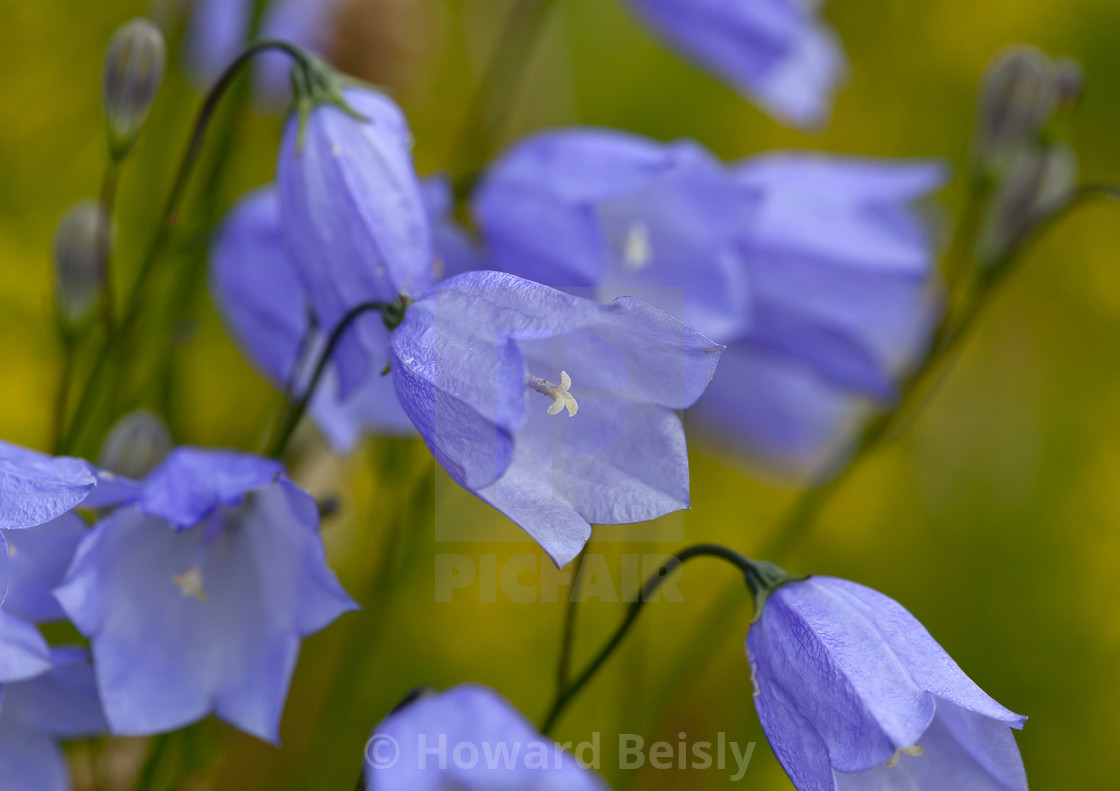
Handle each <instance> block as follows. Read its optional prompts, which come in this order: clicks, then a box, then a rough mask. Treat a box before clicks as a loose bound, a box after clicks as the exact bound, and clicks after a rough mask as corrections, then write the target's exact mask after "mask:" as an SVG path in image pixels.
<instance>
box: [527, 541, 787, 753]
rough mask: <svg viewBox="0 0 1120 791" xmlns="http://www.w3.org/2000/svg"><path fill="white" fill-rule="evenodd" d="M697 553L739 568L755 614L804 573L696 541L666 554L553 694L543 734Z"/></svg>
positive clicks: (543, 726)
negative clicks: (586, 659) (599, 643)
mask: <svg viewBox="0 0 1120 791" xmlns="http://www.w3.org/2000/svg"><path fill="white" fill-rule="evenodd" d="M699 557H710V558H717V559H719V560H722V561H725V562H727V563H730V564H731V565H733V566H734V567H735V568H737V569H738V570H739V571H740V572H742V574H743V577H744V579H745V581H746V583H747V587H748V588H749V589H750V591H751V595H752V597H753V598H754V607H755V617H756V618H757V617H758V615H760V614H761V612H762V607H763V605H764V604H765V603H766V597H767V596H769V595H770V593H771V592H773V591H774V590H777V589H778V588H779V587H781V586H782V585H784V584H786V583H787V582H794V581H796V580H800V579H804V577H795V576H793V575H790V574H787V573H786V572H785V571H782V570H781V569H779V568H778V567H777V566H774V565H773V564H771V563H765V562H757V561H754V560H751V559H750V558H748V557H746V556H745V555H741V554H739V553H738V552H735V551H734V550H731V549H728V548H727V547H724V546H720V545H718V544H696V545H694V546H691V547H686V548H684V549H682V550H680V551H679V552H676V553H674V554H672V555H670V556H669V557H668V558H667V559H666V560H665V562H664V563H662V564H661V565H660V566H659V567H658V569H657V571H656V572H655V573H654V574H652V575H651V576H650V577H649V579H647V580H646V581H645V583H644V584H643V585H642V587H641V590H640V591H639V592H638V598H637V599H636V600H635V601H634V602H632V603H631V604H630V608H629V609H628V610H627V612H626V617H625V618H623V620H622V623H621V624H619V626H618V628H617V629H615V631H614V634H612V635H611V637H610V638H609V639H608V640H607V642H606V643H605V644H604V645H603V647H602V648H601V649H599V653H597V654H596V655H595V656H594V658H592V660H591V662H590V663H588V665H587V667H586V668H585V669H584V671H583V672H582V673H580V674H579V676H578V677H577V678H576V680H575V681H573V682H572V683H571V684H569V685H568V686H567V687H566V688H565V689H564V690H562V691H561V692H560V693H559V694H558V695H557V696H556V699H555V700H554V701H553V704H552V708H551V709H549V712H548V714H547V715H546V716H545V718H544V721H543V723H542V724H541V728H540V730H541V733H543V734H545V735H547V734H548V733H549V732H550V731H551V730H552V728H553V726H555V725H556V722H557V721H558V720H559V719H560V715H562V714H563V713H564V710H565V709H566V708H567V707H568V705H569V704H570V703H571V702H572V701H573V700H574V699H575V698H576V696H577V695H579V693H580V692H581V691H582V690H583V688H584V687H586V686H587V684H588V682H590V681H591V679H593V678H594V677H595V674H596V673H598V672H599V671H600V670H601V669H602V667H603V665H605V664H606V662H607V660H608V659H610V657H611V655H612V654H613V653H614V652H615V650H616V649H617V648H618V647H619V646H620V645H621V644H622V641H623V640H624V639H625V638H626V635H627V634H628V633H629V632H630V629H631V628H632V627H633V626H634V623H635V622H636V621H637V619H638V616H639V615H640V614H641V612H642V607H643V606H644V605H645V603H646V602H647V601H649V600H650V599H651V598H652V597H653V595H654V594H655V593H657V590H658V589H659V588H660V587H661V585H662V584H663V583H664V582H665V581H666V580H667V579H668V578H669V575H671V574H672V573H673V572H674V571H676V570H677V569H678V568H680V567H681V566H683V565H684V564H685V563H687V562H688V561H690V560H692V559H693V558H699Z"/></svg>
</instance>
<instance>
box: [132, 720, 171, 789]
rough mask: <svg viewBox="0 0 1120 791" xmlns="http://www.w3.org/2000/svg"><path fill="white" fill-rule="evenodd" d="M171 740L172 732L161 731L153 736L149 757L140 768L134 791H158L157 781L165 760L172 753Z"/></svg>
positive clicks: (133, 787)
mask: <svg viewBox="0 0 1120 791" xmlns="http://www.w3.org/2000/svg"><path fill="white" fill-rule="evenodd" d="M171 740H172V734H170V733H161V734H159V735H158V736H155V737H153V739H152V747H151V750H150V751H149V752H148V758H147V760H145V761H144V766H143V767H142V768H141V769H140V774H139V775H138V776H137V778H136V784H135V785H133V786H132V791H156V789H157V788H158V787H159V786H157V785H156V783H157V782H158V780H159V777H160V772H161V771H162V768H163V764H164V761H165V760H166V759H167V756H168V754H169V753H170V749H171Z"/></svg>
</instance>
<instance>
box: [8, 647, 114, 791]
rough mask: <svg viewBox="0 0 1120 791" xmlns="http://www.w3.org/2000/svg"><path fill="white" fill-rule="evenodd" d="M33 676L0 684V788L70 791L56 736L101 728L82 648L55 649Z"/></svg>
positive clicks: (93, 732)
mask: <svg viewBox="0 0 1120 791" xmlns="http://www.w3.org/2000/svg"><path fill="white" fill-rule="evenodd" d="M48 656H49V664H48V665H47V668H46V669H45V671H44V672H42V673H39V674H36V675H35V677H34V678H31V679H27V680H23V681H20V682H18V683H10V684H5V685H4V693H3V694H4V698H3V707H2V708H0V788H3V789H4V791H70V789H71V788H72V786H71V784H70V778H69V770H68V767H67V763H66V756H65V754H64V753H63V752H62V749H61V748H60V747H59V746H58V743H57V740H58V739H76V738H80V737H86V736H95V735H97V734H99V733H102V732H103V731H105V729H106V724H105V716H104V714H102V711H101V701H100V699H99V698H98V695H97V685H96V683H95V682H94V676H93V668H92V667H91V666H90V664H89V659H88V655H87V654H86V652H85V651H82V650H78V649H72V648H60V649H53V650H51V651H50V653H49V655H48Z"/></svg>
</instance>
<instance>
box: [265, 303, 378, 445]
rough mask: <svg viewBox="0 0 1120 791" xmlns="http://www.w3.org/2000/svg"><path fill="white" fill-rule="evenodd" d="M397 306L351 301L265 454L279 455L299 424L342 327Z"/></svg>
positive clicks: (292, 386)
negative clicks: (352, 302) (356, 303)
mask: <svg viewBox="0 0 1120 791" xmlns="http://www.w3.org/2000/svg"><path fill="white" fill-rule="evenodd" d="M398 307H399V306H398V305H396V304H394V303H391V302H381V301H377V300H374V301H371V302H363V303H361V304H360V305H355V306H354V307H352V308H351V309H350V310H349V311H348V312H347V313H346V315H345V316H343V317H342V319H341V320H340V321H339V322H338V324H337V325H336V326H335V328H334V330H332V331H331V334H330V336H329V337H328V338H327V343H326V345H325V346H324V347H323V352H322V354H320V355H319V359H318V361H317V362H316V363H315V369H314V371H313V372H312V374H311V378H310V379H309V380H308V383H307V387H305V388H304V391H303V394H302V395H300V396H299V397H298V398H296V399H295V400H294V401H289V402H288V408H287V409H286V410H284V415H283V417H282V418H281V420H280V429H279V430H278V431H277V434H276V439H275V440H273V443H272V446H271V450H270V451H269V454H268V455H270V456H276V457H279V456H281V455H283V453H284V449H285V448H287V446H288V442H289V441H290V440H291V438H292V434H293V433H295V430H296V426H298V425H299V421H300V420H301V419H302V418H303V415H304V413H305V412H306V411H307V407H308V405H309V404H310V403H311V399H312V398H313V397H314V395H315V390H316V389H317V388H318V386H319V382H320V380H321V379H322V378H323V374H324V373H326V370H327V363H329V362H330V359H331V355H332V354H334V350H335V348H336V347H337V346H338V343H339V341H341V340H342V336H343V335H344V334H346V331H347V330H348V329H350V327H351V325H353V323H354V322H355V321H357V320H358V319H359V318H360V317H362V316H364V315H365V314H366V313H373V312H376V313H380V314H381V315H382V316H383V317H385V316H386V315H387V313H388V312H389V311H393V310H395V309H398ZM297 374H298V372H297ZM297 374H293V376H295V375H297ZM295 388H296V383H295V382H294V381H293V382H292V383H291V384H290V385H289V387H288V392H289V393H294V392H295Z"/></svg>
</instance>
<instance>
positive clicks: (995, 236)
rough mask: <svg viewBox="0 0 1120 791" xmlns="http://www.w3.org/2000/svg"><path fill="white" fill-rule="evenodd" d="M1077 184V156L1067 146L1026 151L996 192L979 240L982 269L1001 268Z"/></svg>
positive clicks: (1054, 145)
mask: <svg viewBox="0 0 1120 791" xmlns="http://www.w3.org/2000/svg"><path fill="white" fill-rule="evenodd" d="M1076 184H1077V156H1076V154H1074V152H1073V149H1072V148H1070V147H1069V146H1068V145H1066V144H1065V143H1053V144H1051V145H1049V146H1046V147H1044V148H1039V149H1035V150H1029V151H1023V152H1022V153H1021V154H1020V155H1019V156H1018V157H1017V158H1016V159H1015V161H1014V162H1013V163H1012V165H1011V166H1010V170H1009V172H1008V175H1007V178H1006V179H1005V180H1004V182H1003V183H1002V184H1001V185H1000V187H999V189H998V190H997V191H996V193H995V195H994V197H993V200H992V204H991V208H990V210H989V214H988V220H987V224H986V225H985V227H984V231H983V233H982V235H981V237H980V249H979V259H980V264H981V266H982V267H984V268H986V269H991V268H993V267H998V266H999V265H1000V264H1001V263H1002V262H1003V261H1004V260H1006V258H1007V256H1008V255H1009V254H1010V253H1012V252H1014V250H1015V249H1016V248H1017V247H1018V246H1019V245H1021V244H1022V243H1023V241H1024V240H1025V239H1026V237H1027V236H1028V235H1029V234H1030V233H1031V232H1032V231H1033V230H1034V229H1035V227H1036V226H1037V224H1038V222H1039V221H1040V220H1042V219H1043V218H1044V217H1046V216H1047V215H1048V214H1050V213H1051V212H1053V211H1055V210H1056V209H1058V208H1060V207H1061V206H1062V205H1064V204H1065V202H1066V201H1067V200H1068V199H1069V197H1070V195H1071V194H1072V190H1073V188H1074V187H1075V186H1076Z"/></svg>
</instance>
